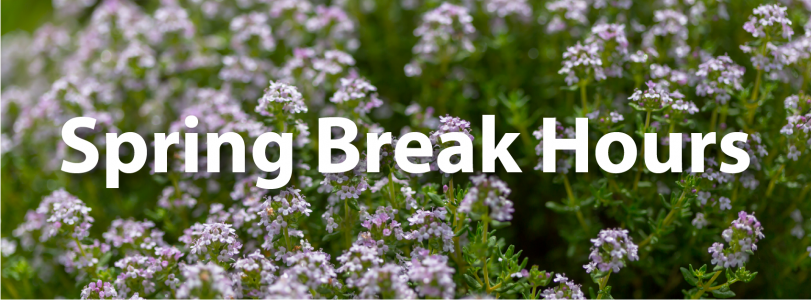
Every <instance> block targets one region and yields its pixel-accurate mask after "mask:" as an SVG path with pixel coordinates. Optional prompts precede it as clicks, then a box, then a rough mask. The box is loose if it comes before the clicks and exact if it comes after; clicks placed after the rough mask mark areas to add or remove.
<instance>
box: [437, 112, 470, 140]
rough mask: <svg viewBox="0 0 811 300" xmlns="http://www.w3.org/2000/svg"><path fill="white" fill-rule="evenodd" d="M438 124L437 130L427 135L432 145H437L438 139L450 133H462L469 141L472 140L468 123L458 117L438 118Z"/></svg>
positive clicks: (446, 116)
mask: <svg viewBox="0 0 811 300" xmlns="http://www.w3.org/2000/svg"><path fill="white" fill-rule="evenodd" d="M439 123H440V124H439V128H437V130H435V131H432V132H431V133H429V134H428V138H429V139H430V140H431V143H432V144H434V145H439V144H440V143H439V137H440V136H441V135H443V134H445V133H450V132H461V133H464V134H465V135H467V136H468V137H470V140H471V141H472V140H473V134H471V133H470V122H468V121H466V120H463V119H462V118H459V117H451V115H445V116H444V117H439Z"/></svg>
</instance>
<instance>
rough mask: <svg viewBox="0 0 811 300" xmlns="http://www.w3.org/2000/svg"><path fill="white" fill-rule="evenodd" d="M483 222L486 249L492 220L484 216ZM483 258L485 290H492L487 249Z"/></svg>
mask: <svg viewBox="0 0 811 300" xmlns="http://www.w3.org/2000/svg"><path fill="white" fill-rule="evenodd" d="M482 222H484V225H483V228H482V229H483V230H482V243H483V244H484V246H485V249H487V248H486V247H487V226H488V225H489V224H490V220H489V218H487V217H484V218H482ZM481 259H482V272H483V273H484V288H485V291H488V292H489V290H490V276H489V275H487V272H488V271H487V269H488V268H489V266H490V262H489V261H488V260H487V252H486V250H485V253H484V257H482V258H481Z"/></svg>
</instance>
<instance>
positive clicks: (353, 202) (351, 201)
mask: <svg viewBox="0 0 811 300" xmlns="http://www.w3.org/2000/svg"><path fill="white" fill-rule="evenodd" d="M347 204H349V207H350V208H352V209H354V210H357V211H360V206H358V199H355V198H350V199H349V200H347Z"/></svg>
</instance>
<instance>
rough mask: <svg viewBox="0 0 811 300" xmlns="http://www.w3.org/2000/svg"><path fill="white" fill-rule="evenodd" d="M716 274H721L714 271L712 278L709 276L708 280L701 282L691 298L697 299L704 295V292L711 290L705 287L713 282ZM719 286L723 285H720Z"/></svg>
mask: <svg viewBox="0 0 811 300" xmlns="http://www.w3.org/2000/svg"><path fill="white" fill-rule="evenodd" d="M718 275H721V271H716V272H715V275H713V276H712V278H710V281H707V283H706V284H702V285H701V288H700V289H698V291H697V292H696V293H695V294H693V296H692V297H690V298H691V299H698V298H701V296H702V295H704V292H707V291H711V290H709V289H707V288H705V287H706V286H710V285H711V284H712V283H713V282H715V279H716V278H718ZM721 286H723V285H721Z"/></svg>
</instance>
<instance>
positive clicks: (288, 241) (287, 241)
mask: <svg viewBox="0 0 811 300" xmlns="http://www.w3.org/2000/svg"><path fill="white" fill-rule="evenodd" d="M284 244H285V245H286V246H287V251H292V250H293V248H291V247H290V234H288V233H287V227H285V228H284Z"/></svg>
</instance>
